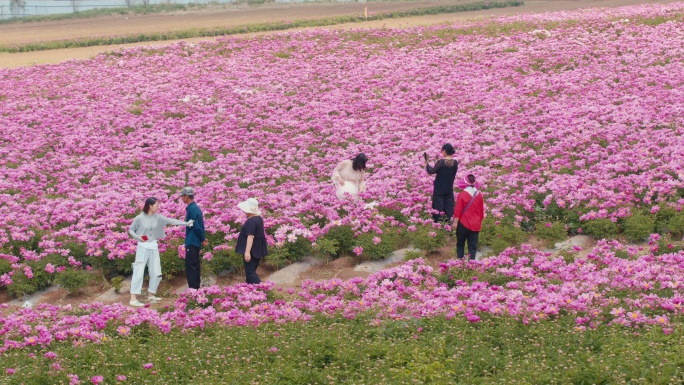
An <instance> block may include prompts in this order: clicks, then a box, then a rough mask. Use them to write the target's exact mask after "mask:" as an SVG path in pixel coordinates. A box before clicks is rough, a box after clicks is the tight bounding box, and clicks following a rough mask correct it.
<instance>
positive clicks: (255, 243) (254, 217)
mask: <svg viewBox="0 0 684 385" xmlns="http://www.w3.org/2000/svg"><path fill="white" fill-rule="evenodd" d="M238 208H239V209H240V210H242V211H244V212H245V214H247V220H246V221H245V223H244V224H243V225H242V227H241V228H240V235H239V236H238V240H237V244H236V245H235V252H236V253H238V254H242V255H243V256H244V266H245V276H246V278H247V283H252V284H255V283H260V282H261V279H259V276H258V275H257V273H256V270H257V267H259V262H260V261H261V258H263V257H265V256H266V255H267V254H268V245H267V243H266V232H265V231H264V219H263V218H262V217H261V211H260V210H259V202H258V201H257V200H256V199H255V198H249V199H247V200H246V201H244V202H240V203H239V204H238Z"/></svg>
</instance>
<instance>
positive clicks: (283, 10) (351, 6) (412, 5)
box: [0, 0, 672, 68]
mask: <svg viewBox="0 0 684 385" xmlns="http://www.w3.org/2000/svg"><path fill="white" fill-rule="evenodd" d="M467 2H470V0H456V1H449V2H444V1H434V2H404V3H396V2H394V3H318V4H283V5H270V6H262V7H231V8H208V9H204V10H202V11H183V12H175V13H164V14H153V15H139V16H104V17H98V18H92V19H77V20H59V21H45V22H34V23H19V24H4V25H0V45H5V46H7V45H10V46H11V45H18V44H26V43H34V42H45V41H54V40H64V39H68V40H73V39H82V38H93V37H97V36H120V35H134V34H139V33H164V32H171V31H182V30H189V29H199V28H216V27H231V26H243V25H248V24H255V23H265V22H279V21H292V20H300V19H320V18H328V17H335V16H345V15H363V13H364V8H365V7H366V6H367V7H368V13H369V14H374V13H385V12H395V11H406V10H410V9H417V8H424V7H435V6H440V5H447V4H458V3H467ZM668 2H672V1H670V0H548V1H539V0H527V1H525V5H523V6H519V7H509V8H497V9H489V10H482V11H474V12H461V13H449V14H439V15H426V16H415V17H407V18H401V19H386V20H375V21H368V22H360V23H345V24H338V25H333V26H328V27H318V28H325V29H364V28H408V27H414V26H422V25H432V24H443V23H452V22H455V21H462V20H468V19H477V18H483V17H490V16H503V15H518V14H523V13H539V12H550V11H562V10H573V9H579V8H591V7H620V6H625V5H636V4H644V3H668ZM302 29H310V28H302ZM294 30H297V29H293V30H289V31H294ZM299 30H301V29H299ZM269 33H283V31H275V32H262V33H252V34H245V35H240V36H246V37H251V36H255V35H263V34H269ZM212 39H213V38H210V37H209V38H193V39H183V40H185V41H189V42H192V41H200V40H212ZM172 42H173V41H170V40H168V41H163V42H143V43H133V44H118V45H108V46H96V47H83V48H70V49H58V50H49V51H37V52H22V53H12V54H9V53H2V54H0V68H14V67H20V66H27V65H32V64H49V63H59V62H62V61H65V60H68V59H87V58H89V57H92V56H94V55H96V54H98V53H101V52H106V51H111V50H115V49H119V48H122V47H129V46H139V45H160V44H170V43H172Z"/></svg>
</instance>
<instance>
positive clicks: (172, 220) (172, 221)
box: [159, 215, 193, 226]
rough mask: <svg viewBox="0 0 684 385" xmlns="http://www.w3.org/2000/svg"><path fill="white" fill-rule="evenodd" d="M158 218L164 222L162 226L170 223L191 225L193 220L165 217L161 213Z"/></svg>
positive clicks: (173, 224)
mask: <svg viewBox="0 0 684 385" xmlns="http://www.w3.org/2000/svg"><path fill="white" fill-rule="evenodd" d="M159 219H161V220H162V221H163V222H164V226H166V225H172V226H193V221H192V219H190V220H189V221H187V222H186V221H181V220H178V219H175V218H167V217H165V216H163V215H160V216H159Z"/></svg>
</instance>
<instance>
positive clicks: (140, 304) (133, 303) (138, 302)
mask: <svg viewBox="0 0 684 385" xmlns="http://www.w3.org/2000/svg"><path fill="white" fill-rule="evenodd" d="M128 304H129V305H131V306H137V307H142V306H145V304H144V303H142V302H140V301H138V300H137V299H136V300H135V301H131V302H129V303H128Z"/></svg>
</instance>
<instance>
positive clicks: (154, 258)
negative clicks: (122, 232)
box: [128, 197, 193, 306]
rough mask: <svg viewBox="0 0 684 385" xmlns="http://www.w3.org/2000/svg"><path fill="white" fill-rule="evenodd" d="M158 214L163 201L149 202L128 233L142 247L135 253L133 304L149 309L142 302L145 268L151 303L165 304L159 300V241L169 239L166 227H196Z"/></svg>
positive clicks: (146, 201)
mask: <svg viewBox="0 0 684 385" xmlns="http://www.w3.org/2000/svg"><path fill="white" fill-rule="evenodd" d="M158 211H159V200H158V199H157V198H154V197H150V198H147V199H146V200H145V206H144V207H143V212H142V213H140V215H138V216H137V217H135V218H134V219H133V224H132V225H131V228H130V229H128V234H129V235H130V236H131V238H133V239H135V240H136V241H138V247H137V249H136V251H135V262H133V277H132V279H131V301H130V302H129V304H130V305H131V306H145V304H143V303H142V302H140V301H138V295H140V294H141V292H142V284H143V277H144V275H145V266H147V273H148V274H149V276H150V286H149V288H148V291H149V293H150V296H149V297H148V298H147V299H148V300H150V301H151V302H157V301H159V300H161V298H159V297H157V296H156V294H157V287H159V283H160V282H161V278H162V271H161V260H160V259H159V245H158V244H157V240H159V239H164V238H166V233H165V232H164V227H165V226H166V225H176V226H188V227H192V224H193V220H189V221H187V222H185V221H179V220H177V219H173V218H167V217H165V216H162V215H160V214H157V212H158Z"/></svg>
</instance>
